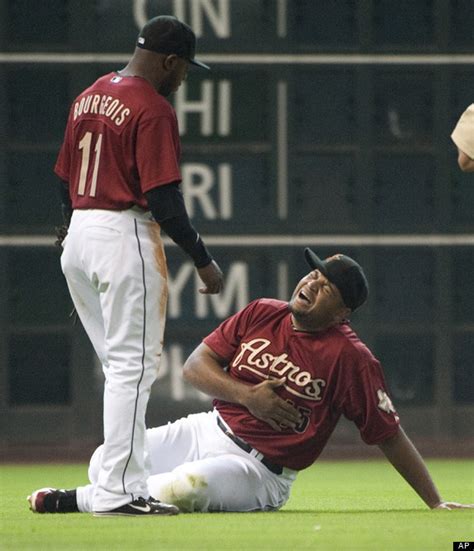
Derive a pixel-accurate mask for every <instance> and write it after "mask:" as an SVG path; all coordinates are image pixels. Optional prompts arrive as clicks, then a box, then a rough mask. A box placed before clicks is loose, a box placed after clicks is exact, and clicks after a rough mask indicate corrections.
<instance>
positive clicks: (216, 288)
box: [196, 260, 224, 295]
mask: <svg viewBox="0 0 474 551" xmlns="http://www.w3.org/2000/svg"><path fill="white" fill-rule="evenodd" d="M196 269H197V272H198V274H199V277H200V278H201V279H202V282H203V283H204V285H205V287H201V288H200V289H199V292H200V293H201V294H203V295H215V294H217V293H220V292H221V291H222V289H223V288H224V276H223V274H222V271H221V269H220V268H219V266H218V264H217V262H216V261H215V260H213V261H212V262H211V263H209V264H208V265H207V266H204V268H196Z"/></svg>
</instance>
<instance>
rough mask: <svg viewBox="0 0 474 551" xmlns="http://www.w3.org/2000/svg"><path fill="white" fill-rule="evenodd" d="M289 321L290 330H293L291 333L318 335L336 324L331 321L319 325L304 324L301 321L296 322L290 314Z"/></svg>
mask: <svg viewBox="0 0 474 551" xmlns="http://www.w3.org/2000/svg"><path fill="white" fill-rule="evenodd" d="M290 320H291V328H292V329H293V331H298V332H301V333H320V332H322V331H326V330H327V329H330V328H331V327H333V326H334V325H336V322H334V321H333V320H331V321H330V322H327V323H321V324H310V323H306V322H303V321H301V320H297V319H296V318H295V317H294V315H293V314H290Z"/></svg>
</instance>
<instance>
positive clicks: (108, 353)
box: [61, 208, 167, 511]
mask: <svg viewBox="0 0 474 551" xmlns="http://www.w3.org/2000/svg"><path fill="white" fill-rule="evenodd" d="M63 247H64V250H63V253H62V256H61V265H62V269H63V272H64V275H65V277H66V281H67V284H68V287H69V291H70V294H71V297H72V300H73V302H74V306H75V308H76V310H77V313H78V315H79V318H80V319H81V322H82V324H83V326H84V329H85V330H86V332H87V334H88V336H89V338H90V340H91V342H92V344H93V346H94V349H95V351H96V353H97V355H98V356H99V359H100V361H101V363H102V367H103V372H104V375H105V389H104V445H103V447H102V450H103V451H102V454H101V461H100V465H99V466H98V471H97V480H96V484H95V486H94V493H93V496H92V498H91V504H90V507H91V510H94V511H109V510H111V509H115V508H117V507H120V506H121V505H124V504H125V503H129V502H130V501H133V500H134V499H136V498H137V497H139V496H143V497H148V495H149V494H148V488H147V485H146V480H147V477H148V473H149V465H147V461H146V457H147V454H146V450H145V443H146V439H145V411H146V407H147V403H148V398H149V395H150V389H151V385H152V384H153V381H154V380H155V378H156V374H157V369H158V366H159V361H160V357H161V352H162V348H163V332H164V326H165V316H166V300H167V284H166V276H167V273H166V259H165V256H164V251H163V245H162V241H161V238H160V228H159V226H158V224H156V223H155V222H154V221H153V220H152V219H151V218H150V215H149V213H145V212H143V211H140V210H139V209H136V208H133V209H129V210H126V211H109V210H75V211H74V213H73V215H72V220H71V224H70V227H69V231H68V235H67V237H66V239H65V241H64V243H63Z"/></svg>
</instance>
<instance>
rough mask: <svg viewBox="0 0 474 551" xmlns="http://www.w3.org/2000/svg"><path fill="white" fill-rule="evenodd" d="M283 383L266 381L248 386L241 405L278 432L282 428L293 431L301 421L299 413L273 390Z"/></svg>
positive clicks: (283, 380)
mask: <svg viewBox="0 0 474 551" xmlns="http://www.w3.org/2000/svg"><path fill="white" fill-rule="evenodd" d="M284 382H285V379H267V380H266V381H263V382H262V383H259V384H258V385H254V386H250V387H249V390H248V394H247V396H246V398H245V403H244V404H243V405H244V406H245V407H246V408H247V409H248V410H249V411H250V413H251V414H252V415H254V416H255V417H257V418H258V419H261V420H262V421H265V423H268V424H269V425H270V426H271V427H272V429H274V430H276V431H278V432H281V431H282V427H283V428H291V429H294V428H295V427H296V426H297V425H298V424H299V423H301V421H302V419H301V414H300V412H299V411H298V410H297V409H295V408H294V407H293V406H292V405H291V404H289V403H288V402H286V401H285V400H283V399H282V398H280V396H278V394H276V393H275V390H274V389H275V388H278V387H280V386H282V385H283V384H284Z"/></svg>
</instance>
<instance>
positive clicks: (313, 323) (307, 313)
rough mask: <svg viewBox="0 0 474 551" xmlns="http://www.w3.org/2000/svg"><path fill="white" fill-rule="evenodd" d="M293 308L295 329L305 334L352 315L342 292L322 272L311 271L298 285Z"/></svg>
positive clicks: (294, 293) (290, 303)
mask: <svg viewBox="0 0 474 551" xmlns="http://www.w3.org/2000/svg"><path fill="white" fill-rule="evenodd" d="M289 308H290V312H291V313H292V315H293V320H294V324H295V327H296V328H297V329H300V330H303V331H314V330H321V329H325V328H327V327H329V326H331V325H333V324H335V323H338V322H339V321H341V320H342V319H344V318H345V317H346V316H347V315H348V314H349V313H350V309H349V308H347V306H346V305H345V304H344V302H343V300H342V297H341V293H340V292H339V289H338V288H337V287H336V286H335V285H334V284H333V283H331V282H330V281H329V280H328V279H327V278H326V277H325V276H324V275H323V274H322V273H321V272H320V271H319V270H313V271H311V272H309V274H307V275H306V276H305V277H304V278H303V279H302V280H301V281H300V282H299V283H298V284H297V285H296V288H295V290H294V292H293V295H292V297H291V299H290V302H289Z"/></svg>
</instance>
